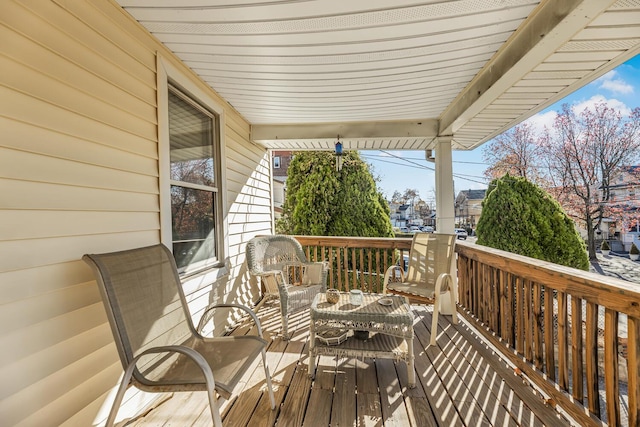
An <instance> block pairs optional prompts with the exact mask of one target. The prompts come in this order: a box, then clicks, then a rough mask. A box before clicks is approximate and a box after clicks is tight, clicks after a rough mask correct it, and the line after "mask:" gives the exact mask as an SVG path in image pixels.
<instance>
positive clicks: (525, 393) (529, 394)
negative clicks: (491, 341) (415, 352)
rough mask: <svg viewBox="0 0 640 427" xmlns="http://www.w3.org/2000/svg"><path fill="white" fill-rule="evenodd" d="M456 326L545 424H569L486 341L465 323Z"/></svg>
mask: <svg viewBox="0 0 640 427" xmlns="http://www.w3.org/2000/svg"><path fill="white" fill-rule="evenodd" d="M454 328H455V329H456V330H457V331H458V332H459V333H460V334H461V335H462V336H463V337H464V338H465V339H466V340H467V341H468V342H469V343H471V345H474V347H476V348H477V349H478V351H479V352H480V353H481V355H482V360H483V361H484V362H485V363H488V364H489V365H490V366H491V368H492V369H494V370H495V371H496V372H497V373H498V375H499V376H500V378H501V379H502V380H503V381H504V382H505V383H507V385H508V387H509V388H510V389H511V390H512V391H513V392H514V393H516V394H517V395H518V398H519V399H521V400H522V401H523V402H525V404H526V405H527V406H528V407H529V408H530V409H531V411H532V412H533V413H534V414H535V416H536V417H537V418H539V419H540V421H541V422H542V424H544V425H553V426H560V425H568V420H566V419H565V418H563V417H560V416H559V414H558V413H557V412H556V411H555V410H554V409H553V408H551V407H550V406H547V405H545V403H544V402H543V400H542V398H541V397H538V396H535V395H534V394H533V390H532V389H531V387H530V386H528V385H525V384H524V382H523V380H522V378H520V377H519V376H517V375H515V374H514V371H513V369H512V368H508V367H507V365H506V363H505V362H504V360H501V358H500V357H499V355H498V354H496V353H494V352H493V350H490V349H489V347H488V346H487V344H486V343H484V342H481V341H478V337H477V336H476V335H475V334H474V333H473V332H472V331H471V329H469V328H468V327H467V326H466V325H464V324H462V323H461V324H459V325H457V326H454ZM538 425H539V424H538Z"/></svg>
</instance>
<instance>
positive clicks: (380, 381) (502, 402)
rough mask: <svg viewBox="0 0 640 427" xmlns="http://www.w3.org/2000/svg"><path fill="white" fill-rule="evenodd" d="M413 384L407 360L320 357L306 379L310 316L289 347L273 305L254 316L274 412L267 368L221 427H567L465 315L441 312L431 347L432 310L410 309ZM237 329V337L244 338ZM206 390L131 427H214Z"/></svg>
mask: <svg viewBox="0 0 640 427" xmlns="http://www.w3.org/2000/svg"><path fill="white" fill-rule="evenodd" d="M413 309H414V314H415V321H414V331H415V336H416V339H415V340H414V346H415V356H416V360H415V369H416V378H417V386H416V387H415V388H414V389H410V388H408V387H407V372H406V365H405V364H404V362H394V361H393V360H382V359H381V360H373V359H364V360H359V359H337V358H333V357H321V358H320V360H319V365H318V371H317V375H316V378H315V380H311V379H310V378H309V377H308V375H307V372H308V355H307V350H308V337H309V334H308V331H309V321H308V319H309V316H308V314H309V313H308V310H305V311H302V312H300V313H298V314H297V315H296V316H294V317H293V318H291V319H290V327H291V331H294V334H293V337H292V339H291V340H290V341H284V340H282V338H281V337H280V336H278V332H279V330H280V316H279V311H278V306H277V302H274V303H267V304H265V305H264V306H263V307H262V308H261V309H260V310H259V312H258V315H259V317H260V319H261V322H262V325H263V328H264V330H265V338H266V339H268V340H270V341H271V343H270V346H269V348H268V353H267V357H268V363H269V368H270V370H271V373H272V376H273V379H274V391H275V397H276V409H275V410H274V411H271V410H270V409H269V403H268V396H267V394H266V391H265V381H264V371H263V370H262V368H261V367H260V366H259V365H258V364H257V363H256V365H255V368H257V369H255V370H253V371H252V372H250V373H248V374H247V375H246V377H245V379H244V382H245V384H244V388H243V389H242V391H241V392H239V393H238V394H237V395H234V396H233V397H232V399H231V400H230V401H228V402H226V403H225V405H224V406H223V408H224V411H223V420H224V425H225V426H278V427H281V426H292V427H299V426H314V427H316V426H415V427H418V426H419V427H422V426H471V425H473V426H477V425H483V426H498V425H500V426H520V425H527V426H529V425H530V426H540V425H552V426H559V425H571V424H572V423H570V422H569V421H568V420H567V418H566V417H564V416H563V415H561V414H560V413H558V411H556V409H554V408H552V407H551V406H549V405H546V404H545V399H544V396H542V395H541V394H540V393H537V392H535V391H534V390H533V388H532V387H530V386H529V385H528V384H529V383H528V381H527V380H526V379H525V378H522V376H519V375H518V374H517V370H514V369H513V368H512V367H510V366H509V365H508V364H507V362H506V361H505V360H503V359H502V358H500V356H499V354H497V353H496V352H494V351H493V350H492V349H491V348H490V347H489V346H488V345H487V344H486V343H485V342H484V341H483V340H482V339H481V338H479V337H478V336H477V335H476V334H475V333H474V331H473V330H472V328H470V327H469V326H468V324H467V323H465V321H464V320H463V319H461V320H460V324H459V325H453V324H451V323H450V316H440V319H439V328H440V333H439V336H438V345H437V347H429V348H427V349H426V350H425V347H424V346H425V345H426V344H428V342H429V333H430V332H429V328H430V325H431V307H430V306H413ZM247 331H248V326H244V325H240V326H238V328H236V330H235V331H234V334H243V333H246V332H247ZM212 424H213V423H212V421H211V417H210V412H209V407H208V403H207V399H206V394H205V393H203V392H199V393H198V392H197V393H177V394H175V395H173V396H172V397H170V398H168V399H166V400H165V401H163V402H162V403H161V404H159V405H158V406H157V407H156V408H154V409H153V410H151V411H150V412H148V413H147V414H146V415H144V416H142V417H140V418H138V419H136V420H133V421H130V422H129V423H127V424H126V425H127V426H136V427H147V426H160V425H175V426H192V427H205V426H212Z"/></svg>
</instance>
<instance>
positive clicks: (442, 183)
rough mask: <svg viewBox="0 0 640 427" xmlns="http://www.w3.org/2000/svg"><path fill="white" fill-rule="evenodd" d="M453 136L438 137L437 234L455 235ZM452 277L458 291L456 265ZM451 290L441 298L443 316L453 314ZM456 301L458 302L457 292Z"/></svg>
mask: <svg viewBox="0 0 640 427" xmlns="http://www.w3.org/2000/svg"><path fill="white" fill-rule="evenodd" d="M452 139H453V138H452V137H451V136H446V137H438V140H437V142H436V233H448V234H453V233H454V229H455V209H454V204H455V202H454V197H453V196H454V194H453V156H452V154H451V151H452V150H451V140H452ZM451 276H452V279H453V281H454V283H455V285H454V286H453V289H454V290H455V289H457V287H458V285H457V283H458V275H457V269H456V263H455V262H453V264H452V266H451ZM450 292H451V290H449V291H448V292H447V293H445V294H443V295H442V298H440V310H441V313H442V314H452V313H453V311H454V310H455V308H454V307H451V296H450V295H451V294H450ZM454 300H455V301H457V300H458V295H457V292H456V293H455V295H454Z"/></svg>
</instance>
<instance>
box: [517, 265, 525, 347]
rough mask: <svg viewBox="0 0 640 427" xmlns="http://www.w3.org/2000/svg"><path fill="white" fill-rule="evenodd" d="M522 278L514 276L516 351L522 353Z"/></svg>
mask: <svg viewBox="0 0 640 427" xmlns="http://www.w3.org/2000/svg"><path fill="white" fill-rule="evenodd" d="M522 286H523V284H522V279H521V278H520V277H516V351H517V352H518V353H520V354H524V309H523V298H524V295H523V294H524V290H523V289H522Z"/></svg>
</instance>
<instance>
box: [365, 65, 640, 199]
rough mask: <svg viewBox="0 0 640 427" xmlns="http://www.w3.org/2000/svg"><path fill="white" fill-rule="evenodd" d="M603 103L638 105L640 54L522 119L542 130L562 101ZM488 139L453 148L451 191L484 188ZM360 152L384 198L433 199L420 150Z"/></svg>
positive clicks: (429, 166) (623, 107)
mask: <svg viewBox="0 0 640 427" xmlns="http://www.w3.org/2000/svg"><path fill="white" fill-rule="evenodd" d="M599 102H606V103H607V104H608V105H609V106H611V107H615V108H616V109H619V110H620V111H621V112H622V113H623V115H626V114H628V113H629V112H630V111H631V110H632V109H633V108H636V107H640V55H637V56H636V57H634V58H632V59H630V60H629V61H627V62H625V63H624V64H622V65H620V66H618V67H617V68H615V69H613V70H611V71H609V72H608V73H607V74H605V75H603V76H602V77H600V78H598V79H596V80H594V81H593V82H591V83H589V84H588V85H586V86H584V87H583V88H581V89H579V90H577V91H576V92H574V93H572V94H571V95H569V96H567V97H565V98H563V99H562V100H560V101H558V102H557V103H555V104H553V105H551V106H550V107H547V108H546V109H544V110H542V111H541V112H539V113H538V114H536V115H534V116H532V117H530V118H529V119H527V120H526V122H528V123H531V124H532V125H533V126H534V127H535V128H537V129H540V130H542V129H543V128H544V126H545V125H546V126H547V127H548V128H551V124H552V123H553V120H554V117H555V115H556V111H559V110H560V109H561V107H562V105H563V104H565V103H566V104H569V105H571V106H572V107H573V108H574V109H575V110H576V111H582V110H584V108H586V107H588V106H589V105H593V104H595V103H599ZM487 144H490V141H489V142H487V143H485V144H483V145H482V146H480V147H478V148H476V149H475V150H472V151H460V150H454V151H453V175H454V182H455V184H454V186H455V193H456V194H457V193H458V192H459V191H462V190H470V189H479V188H487V183H488V182H487V180H486V179H485V178H484V171H485V169H486V168H487V164H485V163H483V159H482V151H483V148H484V146H486V145H487ZM360 155H361V156H362V157H363V159H365V160H366V161H367V162H368V163H369V164H370V165H371V166H372V170H373V175H374V177H376V178H377V179H378V189H379V190H380V191H381V192H382V194H383V196H385V197H386V198H387V199H389V198H391V195H392V194H393V193H394V191H396V190H397V191H399V192H400V193H403V192H404V191H405V190H406V189H416V190H418V194H419V196H420V198H421V199H422V200H425V201H427V202H433V201H435V173H434V170H433V169H434V164H433V163H430V162H427V161H426V160H425V152H424V151H388V152H382V151H361V152H360Z"/></svg>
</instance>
